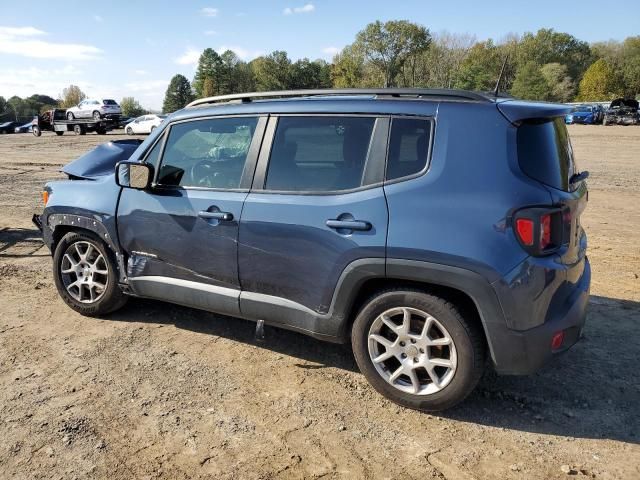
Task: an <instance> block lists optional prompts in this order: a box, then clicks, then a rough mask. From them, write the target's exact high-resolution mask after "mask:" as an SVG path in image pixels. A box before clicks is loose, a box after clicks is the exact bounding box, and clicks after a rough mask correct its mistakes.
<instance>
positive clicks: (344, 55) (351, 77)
mask: <svg viewBox="0 0 640 480" xmlns="http://www.w3.org/2000/svg"><path fill="white" fill-rule="evenodd" d="M363 77H364V57H363V56H362V55H360V54H359V53H358V52H356V51H355V49H354V47H353V45H347V46H346V47H345V48H343V49H342V51H341V52H340V53H338V54H337V55H336V56H335V57H333V64H332V65H331V82H332V83H333V86H334V87H336V88H352V87H359V86H361V85H360V84H361V82H362V79H363Z"/></svg>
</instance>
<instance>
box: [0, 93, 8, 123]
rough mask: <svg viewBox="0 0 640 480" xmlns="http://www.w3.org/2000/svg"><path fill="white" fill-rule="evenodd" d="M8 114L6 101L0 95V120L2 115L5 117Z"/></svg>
mask: <svg viewBox="0 0 640 480" xmlns="http://www.w3.org/2000/svg"><path fill="white" fill-rule="evenodd" d="M8 113H9V112H8V111H7V100H6V99H5V98H4V97H3V96H1V95H0V118H2V117H3V116H4V115H7V114H8Z"/></svg>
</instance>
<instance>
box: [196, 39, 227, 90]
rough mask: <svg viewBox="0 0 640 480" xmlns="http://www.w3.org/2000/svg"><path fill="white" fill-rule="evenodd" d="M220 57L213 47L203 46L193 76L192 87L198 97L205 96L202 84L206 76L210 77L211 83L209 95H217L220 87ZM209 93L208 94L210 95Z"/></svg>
mask: <svg viewBox="0 0 640 480" xmlns="http://www.w3.org/2000/svg"><path fill="white" fill-rule="evenodd" d="M221 77H222V59H221V58H220V55H218V53H217V52H216V51H215V50H214V49H213V48H205V49H204V51H203V52H202V54H201V55H200V59H199V60H198V68H197V69H196V74H195V76H194V77H193V89H194V91H195V92H196V96H197V97H198V98H201V97H205V96H207V95H205V94H204V84H205V81H206V79H207V78H209V79H211V82H212V83H211V82H210V85H212V87H213V88H212V92H213V93H211V92H210V93H211V95H217V94H219V93H220V91H221V89H222V85H221V83H222V78H221ZM211 95H209V96H211Z"/></svg>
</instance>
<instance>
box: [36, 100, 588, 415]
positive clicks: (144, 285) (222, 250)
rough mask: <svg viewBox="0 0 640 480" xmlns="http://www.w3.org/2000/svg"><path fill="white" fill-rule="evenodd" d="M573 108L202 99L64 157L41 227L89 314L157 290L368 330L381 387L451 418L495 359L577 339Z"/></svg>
mask: <svg viewBox="0 0 640 480" xmlns="http://www.w3.org/2000/svg"><path fill="white" fill-rule="evenodd" d="M569 111H570V107H567V106H564V105H555V104H549V103H532V102H523V101H518V100H514V99H511V98H503V97H498V96H493V95H484V94H480V93H475V92H467V91H459V90H424V89H366V90H363V89H347V90H310V91H293V92H268V93H264V92H262V93H254V94H242V95H230V96H222V97H213V98H206V99H201V100H197V101H195V102H193V103H191V104H190V105H189V106H187V107H186V108H184V109H183V110H181V111H179V112H176V113H174V114H172V115H171V116H170V117H169V118H168V119H167V120H166V121H165V122H164V123H163V124H162V125H161V126H160V127H159V128H157V129H156V130H154V132H152V134H151V135H150V136H149V137H148V138H147V139H146V140H145V141H144V142H142V143H139V142H137V141H131V140H126V141H116V142H110V143H107V144H105V145H102V146H100V147H97V148H96V150H94V151H93V152H89V153H88V154H86V155H85V156H83V157H81V158H80V159H78V160H77V161H76V162H73V163H71V164H70V165H68V166H67V167H65V169H64V171H65V172H67V173H68V175H69V180H65V181H55V182H50V183H48V184H47V185H46V187H45V191H44V193H43V196H44V198H45V202H46V206H45V209H44V212H43V213H42V215H39V216H34V221H35V222H36V223H37V224H38V225H39V226H40V227H41V229H42V232H43V237H44V240H45V243H46V244H47V245H48V246H49V248H50V249H51V251H52V253H53V270H54V279H55V283H56V286H57V289H58V291H59V293H60V295H61V297H62V298H63V299H64V301H65V302H66V303H67V304H68V305H69V306H70V307H71V308H73V309H74V310H76V311H78V312H80V313H82V314H83V315H88V316H96V315H104V314H107V313H109V312H112V311H114V310H116V309H118V308H120V307H122V306H123V305H124V303H125V301H126V300H127V299H128V298H129V297H144V298H152V299H158V300H162V301H166V302H172V303H176V304H180V305H186V306H189V307H193V308H198V309H203V310H207V311H211V312H217V313H220V314H226V315H230V316H233V317H240V318H244V319H249V320H253V321H256V322H257V326H260V327H261V326H262V325H263V324H265V323H266V324H267V325H274V326H279V327H283V328H288V329H292V330H296V331H298V332H302V333H305V334H308V335H311V336H313V337H316V338H318V339H322V340H328V341H331V342H344V343H347V342H350V343H351V345H352V348H353V353H354V355H355V359H356V361H357V364H358V366H359V368H360V369H361V371H362V373H363V374H364V375H365V376H366V378H367V379H368V380H369V381H370V382H371V384H372V385H373V387H374V388H375V389H376V390H378V391H379V392H380V393H382V394H383V395H385V396H386V397H388V398H390V399H391V400H393V401H395V402H397V403H399V404H401V405H404V406H408V407H411V408H417V409H422V410H442V409H446V408H449V407H451V406H453V405H454V404H456V403H458V402H459V401H461V400H462V399H464V398H465V396H467V395H468V394H469V393H470V392H471V391H472V390H473V388H474V387H475V385H476V384H477V382H478V380H479V378H480V376H481V374H482V372H483V369H484V368H485V367H486V366H487V365H488V364H489V365H491V366H492V367H493V368H494V369H495V370H496V371H497V372H498V373H502V374H518V375H522V374H529V373H532V372H534V371H536V370H537V369H538V368H540V367H541V366H542V365H543V363H545V361H547V360H548V359H550V358H551V357H552V356H553V355H554V354H556V353H559V352H562V351H564V350H566V349H568V348H569V347H570V346H572V345H573V344H574V343H575V342H576V341H577V340H578V338H579V337H580V333H581V330H582V327H583V325H584V321H585V314H586V307H587V302H588V296H589V283H590V276H591V274H590V267H589V262H588V260H587V257H586V245H587V243H586V236H585V233H584V231H583V229H582V227H581V225H580V215H581V213H582V212H583V210H584V208H585V206H586V202H587V197H588V194H587V186H586V182H585V178H586V176H587V172H579V171H578V170H577V167H576V164H575V162H574V158H573V153H572V149H571V143H570V140H569V136H568V134H567V130H566V127H565V125H564V116H565V115H566V114H567V113H569Z"/></svg>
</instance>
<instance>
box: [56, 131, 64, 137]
mask: <svg viewBox="0 0 640 480" xmlns="http://www.w3.org/2000/svg"><path fill="white" fill-rule="evenodd" d="M56 135H58V136H59V137H61V136H62V135H64V132H61V131H58V130H56Z"/></svg>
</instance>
